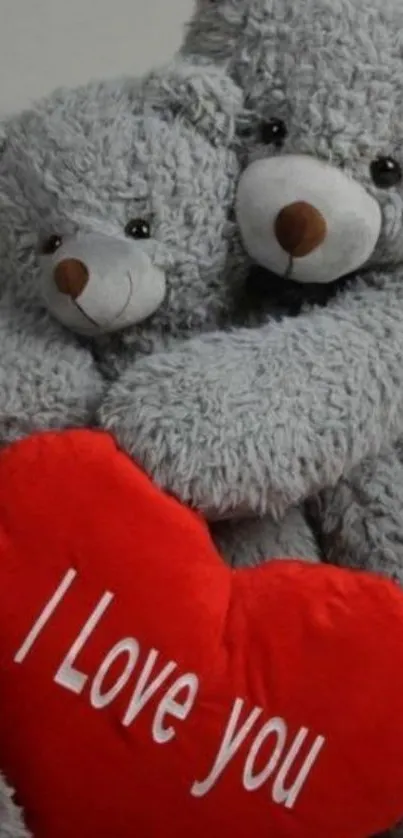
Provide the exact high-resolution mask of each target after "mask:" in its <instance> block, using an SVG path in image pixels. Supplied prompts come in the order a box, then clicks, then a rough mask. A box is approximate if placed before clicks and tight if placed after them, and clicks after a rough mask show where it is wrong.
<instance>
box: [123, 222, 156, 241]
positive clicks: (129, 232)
mask: <svg viewBox="0 0 403 838" xmlns="http://www.w3.org/2000/svg"><path fill="white" fill-rule="evenodd" d="M125 233H126V236H130V238H131V239H149V238H150V236H151V230H150V225H149V223H148V221H146V220H145V219H144V218H132V219H131V220H130V221H128V223H127V224H126V227H125Z"/></svg>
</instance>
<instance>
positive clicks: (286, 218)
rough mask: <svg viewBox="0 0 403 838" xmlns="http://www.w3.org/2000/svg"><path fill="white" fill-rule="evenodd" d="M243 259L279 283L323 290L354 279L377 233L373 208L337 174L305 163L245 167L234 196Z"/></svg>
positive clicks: (270, 161)
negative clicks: (290, 282)
mask: <svg viewBox="0 0 403 838" xmlns="http://www.w3.org/2000/svg"><path fill="white" fill-rule="evenodd" d="M237 219H238V223H239V227H240V231H241V235H242V239H243V242H244V245H245V247H246V250H247V251H248V253H249V255H250V256H251V257H252V259H254V261H255V262H257V263H258V264H259V265H260V266H262V267H263V268H267V269H268V270H269V271H270V272H271V273H272V274H273V273H274V274H276V275H277V276H279V277H284V279H285V280H286V279H292V280H294V281H296V282H301V283H321V284H326V283H330V282H333V281H334V280H337V279H340V278H341V277H343V276H346V275H348V274H351V273H352V272H356V271H358V270H359V269H360V268H361V267H362V266H364V265H366V264H367V263H368V262H369V260H370V258H371V256H372V255H373V253H374V251H375V249H376V245H377V243H378V240H379V236H380V232H381V227H382V213H381V209H380V206H379V203H378V202H377V201H376V199H375V198H374V197H373V196H372V195H370V193H369V192H368V191H367V190H366V189H365V188H364V186H363V185H362V184H360V183H359V182H358V181H356V180H354V179H353V178H352V177H349V176H348V175H347V174H345V173H344V172H343V171H342V170H341V169H339V168H337V167H336V166H332V165H331V164H329V163H327V162H324V161H322V160H320V159H317V158H314V157H310V156H309V155H292V154H288V155H286V154H285V155H282V156H281V157H276V156H274V157H272V158H265V159H261V160H256V161H254V162H253V163H251V164H250V165H249V166H248V167H247V168H246V170H245V172H244V173H243V175H242V177H241V179H240V182H239V187H238V193H237Z"/></svg>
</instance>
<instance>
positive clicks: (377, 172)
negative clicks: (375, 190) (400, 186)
mask: <svg viewBox="0 0 403 838" xmlns="http://www.w3.org/2000/svg"><path fill="white" fill-rule="evenodd" d="M370 168H371V177H372V180H373V181H374V184H375V186H378V187H379V189H390V188H391V187H392V186H396V184H397V183H400V181H401V180H402V177H403V172H402V167H401V165H400V163H398V162H397V160H394V159H393V157H377V158H376V160H373V161H372V163H371V167H370Z"/></svg>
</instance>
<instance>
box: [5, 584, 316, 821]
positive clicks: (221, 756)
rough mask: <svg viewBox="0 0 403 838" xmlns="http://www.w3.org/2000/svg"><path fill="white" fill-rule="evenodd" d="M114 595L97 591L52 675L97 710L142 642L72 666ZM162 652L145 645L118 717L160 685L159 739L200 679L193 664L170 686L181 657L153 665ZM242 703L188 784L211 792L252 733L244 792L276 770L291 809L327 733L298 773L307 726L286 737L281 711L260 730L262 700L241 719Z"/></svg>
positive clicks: (129, 668)
mask: <svg viewBox="0 0 403 838" xmlns="http://www.w3.org/2000/svg"><path fill="white" fill-rule="evenodd" d="M77 575H78V574H77V571H76V570H74V569H70V570H69V571H68V572H67V573H66V575H65V576H64V578H63V579H62V580H61V582H60V584H59V586H58V587H57V589H56V591H55V592H54V594H53V596H52V597H51V598H50V599H49V601H48V602H47V603H46V605H45V606H44V608H43V610H42V611H41V613H40V615H39V617H38V618H37V620H36V622H35V623H34V625H33V626H32V628H31V630H30V631H29V633H28V635H27V637H26V639H25V640H24V642H23V643H22V645H21V647H20V649H19V650H18V652H17V654H16V655H15V657H14V661H15V663H17V664H22V663H23V662H24V661H25V660H26V658H27V656H28V655H29V654H30V653H31V651H32V648H33V646H34V645H35V644H36V642H37V640H38V638H39V636H40V635H41V634H42V632H43V631H44V630H45V628H46V627H47V626H48V624H49V622H50V620H51V618H52V616H53V615H54V614H55V612H56V610H57V609H58V608H59V607H60V606H61V603H62V602H63V600H64V599H65V598H66V595H67V593H68V591H69V589H70V588H71V586H72V585H73V583H74V582H75V580H76V577H77ZM114 600H115V595H114V594H113V593H110V592H109V591H107V592H106V593H105V594H104V595H103V596H102V597H101V599H100V600H99V602H98V603H97V605H96V607H95V608H94V610H93V611H92V613H91V614H90V616H89V617H88V619H87V620H86V622H85V624H84V625H83V627H82V628H81V630H80V632H79V634H78V636H77V637H76V639H75V640H74V642H73V644H72V646H71V647H70V649H69V651H68V652H67V654H66V656H65V657H64V659H63V660H62V663H61V664H60V666H59V668H58V670H57V672H56V674H55V675H54V678H53V680H54V682H55V683H56V684H58V685H59V686H60V687H63V688H64V689H66V690H70V691H71V692H73V693H76V694H77V695H79V694H80V693H82V692H83V690H84V688H85V687H86V686H87V684H88V683H89V682H90V692H89V701H90V704H91V706H92V707H93V708H94V709H96V710H100V709H104V708H106V707H108V705H110V704H111V703H112V702H113V701H114V700H115V699H116V697H117V696H118V695H119V694H120V693H121V692H122V690H123V689H124V688H125V687H126V686H127V684H128V683H129V681H130V679H131V678H132V675H133V673H134V670H135V669H136V666H137V664H138V661H139V658H140V655H141V652H142V650H141V646H140V643H139V641H138V640H137V639H136V638H135V637H125V638H123V639H122V640H120V641H119V642H118V643H116V644H115V645H114V646H113V647H112V648H111V649H110V650H109V652H108V653H107V654H106V656H105V658H104V660H103V661H102V662H101V664H100V665H99V668H98V670H97V671H96V673H95V675H93V676H90V675H89V674H87V673H85V672H82V671H80V669H78V668H77V667H76V666H75V663H76V661H77V658H78V656H79V655H80V653H81V652H82V651H83V649H84V647H85V646H86V645H87V644H88V642H89V639H90V637H91V636H92V635H93V634H94V632H95V631H96V630H97V628H98V626H99V625H100V623H101V621H102V619H103V617H104V615H105V614H106V612H107V610H108V609H109V608H110V607H111V605H112V603H113V601H114ZM159 657H160V653H159V652H158V651H157V650H156V649H151V651H150V652H149V653H148V656H147V658H146V660H145V663H144V664H143V666H142V668H141V670H140V671H139V672H138V675H137V678H136V681H135V683H134V689H133V693H132V696H131V699H130V701H129V703H128V706H127V709H126V711H125V713H124V716H123V718H122V725H123V726H124V727H128V726H129V725H132V724H133V722H134V721H135V719H136V718H137V717H138V716H139V714H140V713H141V711H142V710H143V708H144V707H145V706H146V705H147V704H148V703H149V702H150V700H151V699H152V698H153V697H154V696H155V695H156V693H157V692H159V691H161V690H162V688H164V692H163V695H162V698H160V700H159V703H158V706H157V708H156V711H155V714H154V718H153V723H152V729H151V735H152V738H153V740H154V742H155V743H157V744H160V745H162V744H165V743H167V742H170V741H172V740H173V739H174V738H175V735H176V731H175V728H174V721H176V722H183V721H185V720H186V719H187V718H188V717H189V715H190V713H191V712H192V710H193V709H194V708H195V705H196V699H197V696H198V693H199V690H200V680H199V678H198V676H197V675H196V674H195V673H194V672H188V673H185V674H184V675H180V676H179V677H177V678H176V680H175V681H174V682H173V683H171V684H170V686H168V680H169V679H171V676H172V675H173V674H174V673H175V672H176V671H177V669H178V664H177V663H175V661H173V660H171V661H169V662H168V663H167V664H166V665H165V666H163V668H162V669H161V670H160V671H159V672H158V673H156V671H155V670H156V664H157V661H158V659H159ZM119 659H123V664H124V665H123V669H122V672H121V674H120V675H119V677H118V678H117V679H116V680H115V682H114V683H113V684H112V685H111V686H109V688H108V689H106V688H105V682H106V679H107V677H108V676H109V675H110V670H111V668H112V666H114V665H115V664H116V662H117V661H118V660H119ZM244 705H245V702H244V700H243V699H241V698H237V699H236V700H235V701H234V704H233V707H232V711H231V713H230V716H229V719H228V722H227V725H226V728H225V730H224V733H223V736H222V739H221V742H220V744H219V747H218V749H217V755H216V757H215V759H214V762H213V765H212V768H211V771H210V772H209V774H208V776H207V777H206V778H205V779H204V780H203V781H197V782H194V783H193V785H192V786H191V790H190V791H191V794H192V795H193V796H194V797H203V796H205V795H206V794H208V793H209V792H210V791H211V789H212V788H213V787H214V786H215V785H216V783H217V781H218V780H219V779H220V777H221V776H222V774H223V773H224V771H225V769H226V768H227V766H228V765H229V763H230V762H231V760H233V758H234V756H235V754H237V753H238V752H239V750H240V748H241V746H242V745H243V744H244V743H245V742H246V740H247V739H248V738H249V737H250V736H251V734H252V733H254V734H255V738H254V740H253V742H252V743H251V745H250V748H249V752H248V755H247V757H246V760H245V763H244V769H243V777H242V782H243V786H244V788H245V790H246V791H248V792H251V791H256V790H258V789H260V788H261V787H262V786H263V785H264V784H265V783H267V782H268V780H269V779H271V778H273V777H274V779H273V784H272V788H271V797H272V800H273V802H274V803H277V804H279V805H283V806H285V807H286V808H287V809H292V808H293V807H294V806H295V803H296V801H297V799H298V797H299V795H300V793H301V791H302V789H303V787H304V785H305V784H306V781H307V779H308V777H309V775H310V773H311V771H312V769H313V766H314V764H315V763H316V761H317V760H318V757H319V754H320V753H321V751H322V749H323V746H324V744H325V738H324V737H323V736H317V737H316V738H315V740H314V742H313V744H312V746H311V748H310V750H309V752H308V753H307V754H306V756H305V759H303V761H302V764H301V765H300V768H299V771H298V767H297V773H296V762H297V760H298V759H301V751H302V749H303V748H304V750H305V752H306V750H307V746H306V740H307V738H308V736H309V733H310V731H309V730H308V729H307V728H305V727H302V728H300V730H299V732H298V733H297V735H296V737H295V738H294V740H293V741H292V742H291V743H289V742H288V727H287V724H286V722H285V721H284V719H282V718H280V717H275V718H272V719H269V720H268V721H267V722H265V723H264V724H263V726H262V727H260V729H259V730H258V732H256V726H257V723H258V721H259V720H260V718H261V715H262V712H263V711H262V709H261V708H259V707H255V708H254V709H253V710H252V711H251V712H250V713H249V715H248V716H247V717H246V719H244V720H243V721H241V718H242V716H243V715H244V712H243V711H244ZM270 737H273V738H274V747H273V750H272V754H271V757H270V759H269V761H268V762H267V764H266V765H265V766H264V767H263V768H261V770H260V771H257V770H256V764H257V762H258V758H259V755H260V754H261V751H262V748H263V746H264V745H265V743H267V741H268V740H269V739H270ZM291 772H293V778H294V779H293V782H292V783H291V785H290V786H289V787H286V783H287V778H288V776H289V774H290V773H291ZM295 774H296V776H295Z"/></svg>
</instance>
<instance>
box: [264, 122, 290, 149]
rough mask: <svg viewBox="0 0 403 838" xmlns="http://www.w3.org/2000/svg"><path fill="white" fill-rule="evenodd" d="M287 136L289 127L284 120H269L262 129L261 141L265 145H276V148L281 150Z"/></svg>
mask: <svg viewBox="0 0 403 838" xmlns="http://www.w3.org/2000/svg"><path fill="white" fill-rule="evenodd" d="M287 134H288V130H287V126H286V124H285V122H284V121H283V120H282V119H269V121H268V122H263V124H262V125H261V127H260V139H261V142H262V143H264V145H275V146H276V148H281V146H282V145H283V144H284V141H285V139H286V137H287Z"/></svg>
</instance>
